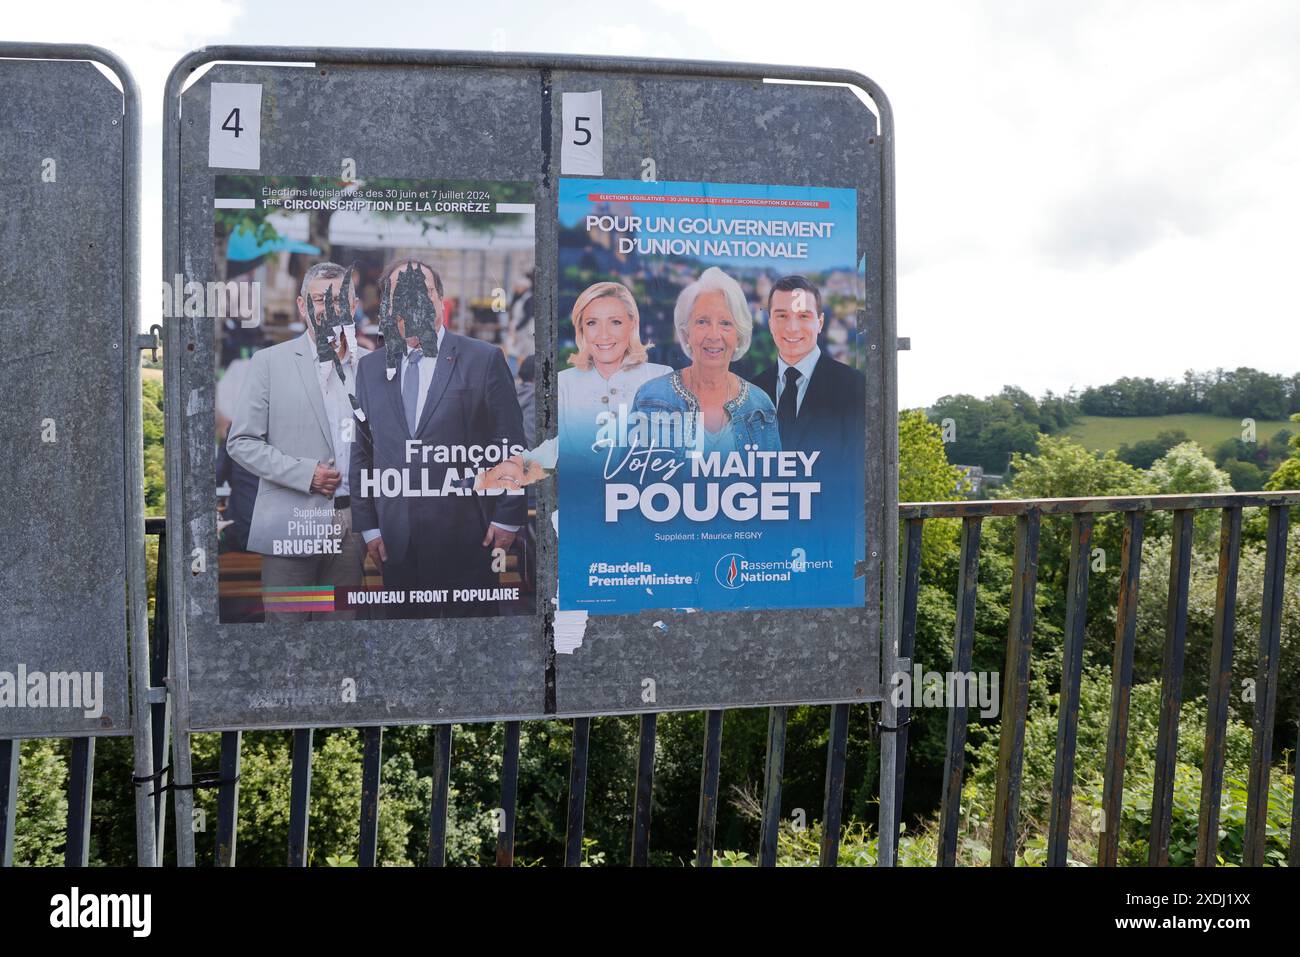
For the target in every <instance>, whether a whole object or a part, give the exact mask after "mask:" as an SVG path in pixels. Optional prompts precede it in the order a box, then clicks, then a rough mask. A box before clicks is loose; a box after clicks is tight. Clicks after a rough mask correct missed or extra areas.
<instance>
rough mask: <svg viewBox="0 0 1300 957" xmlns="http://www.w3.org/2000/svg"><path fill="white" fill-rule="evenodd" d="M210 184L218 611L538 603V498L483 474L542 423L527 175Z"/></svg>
mask: <svg viewBox="0 0 1300 957" xmlns="http://www.w3.org/2000/svg"><path fill="white" fill-rule="evenodd" d="M216 192H217V195H216V197H215V204H214V205H215V210H216V213H215V216H214V228H215V237H214V238H215V240H216V248H217V249H218V251H219V252H223V253H224V256H223V257H222V258H223V259H224V263H225V277H226V281H227V283H228V284H231V285H229V294H230V295H231V296H237V295H241V294H246V299H245V300H241V301H240V302H239V303H238V305H237V307H236V306H235V305H234V304H231V307H230V308H228V309H227V310H226V313H227V315H226V318H225V319H224V321H223V323H222V330H221V333H222V341H221V354H220V356H219V358H218V364H217V376H218V379H217V385H216V416H215V425H216V428H217V436H216V438H217V441H218V468H217V473H216V481H217V483H218V484H217V487H216V489H215V491H216V497H217V510H218V515H219V517H218V521H217V525H218V529H219V537H218V543H219V556H220V572H219V581H220V585H219V590H218V600H219V603H220V620H221V621H222V622H223V623H248V624H259V623H264V622H266V621H268V620H274V621H278V622H283V623H288V624H304V625H305V624H307V623H310V622H324V621H368V620H375V619H384V620H402V619H422V618H446V617H479V616H496V615H520V616H529V615H532V614H533V613H534V611H535V609H536V601H535V584H534V582H533V581H531V580H530V575H531V574H532V568H533V566H534V565H535V560H534V557H533V555H534V550H535V541H536V536H535V534H534V532H533V531H532V528H531V525H532V519H531V518H530V517H529V502H528V496H527V494H526V491H525V490H524V489H523V488H518V487H511V488H505V487H502V486H501V485H499V484H497V485H493V486H492V487H486V485H487V483H485V482H484V481H483V476H484V473H486V472H487V471H488V470H490V469H491V468H493V467H494V466H497V465H499V464H500V463H502V462H505V461H507V460H508V459H509V458H511V457H512V456H518V455H521V454H523V453H524V452H525V451H527V450H528V448H529V446H530V444H531V437H532V434H533V422H532V421H531V420H532V418H533V384H532V383H533V378H534V376H533V374H532V373H531V372H530V371H529V368H528V362H527V360H528V359H529V357H531V356H532V355H533V328H532V327H533V322H534V319H533V315H532V310H531V308H530V302H531V299H532V274H533V249H534V243H535V236H534V206H533V203H532V187H531V185H530V184H527V183H502V182H477V181H431V180H411V179H389V178H383V177H378V178H369V179H362V180H359V181H357V182H341V181H339V180H338V179H337V178H331V177H323V176H322V177H302V176H291V177H274V176H266V177H262V176H257V177H253V176H220V177H218V178H217V182H216ZM399 329H401V330H402V331H404V332H405V333H406V335H405V336H403V335H402V334H401V332H399ZM417 350H418V353H417ZM413 360H414V361H413ZM524 409H527V411H528V416H527V419H528V421H527V422H525V415H524ZM476 486H477V487H476Z"/></svg>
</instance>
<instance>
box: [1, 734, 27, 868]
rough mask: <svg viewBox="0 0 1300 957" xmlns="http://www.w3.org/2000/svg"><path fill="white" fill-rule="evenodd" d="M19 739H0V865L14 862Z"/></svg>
mask: <svg viewBox="0 0 1300 957" xmlns="http://www.w3.org/2000/svg"><path fill="white" fill-rule="evenodd" d="M21 746H22V742H21V741H16V740H14V739H12V738H6V739H5V740H3V741H0V867H12V866H13V863H14V822H15V821H16V819H17V813H18V756H19V749H20V748H21Z"/></svg>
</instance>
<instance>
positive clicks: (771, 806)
mask: <svg viewBox="0 0 1300 957" xmlns="http://www.w3.org/2000/svg"><path fill="white" fill-rule="evenodd" d="M1292 507H1300V492H1278V493H1227V494H1204V495H1165V496H1132V497H1117V498H1074V499H1036V500H997V501H961V502H932V503H913V504H903V505H901V506H900V507H899V518H900V520H901V521H902V523H903V529H904V531H903V535H902V548H903V561H902V564H901V577H902V588H901V593H902V602H901V620H900V622H899V628H898V631H897V643H896V645H893V646H892V647H889V648H886V649H885V651H886V653H885V655H884V656H883V657H884V660H885V674H886V675H889V674H892V673H894V669H896V670H900V671H906V670H908V669H909V668H910V663H911V659H912V656H913V653H914V650H915V645H914V643H915V638H916V628H917V597H918V593H919V589H920V568H921V541H922V532H923V530H924V526H925V522H926V521H927V520H929V519H959V520H960V521H961V523H962V526H961V536H960V559H959V576H958V584H957V594H956V611H957V614H956V625H955V631H954V638H953V657H952V668H953V671H954V672H963V673H965V672H969V671H970V667H971V656H972V649H973V643H974V637H975V616H974V612H975V606H976V596H977V587H978V583H977V578H978V557H979V545H980V539H981V530H982V525H983V522H984V520H985V519H987V518H1002V517H1007V518H1013V519H1014V520H1015V536H1014V558H1013V577H1012V589H1011V608H1010V622H1009V626H1008V629H1007V641H1006V665H1005V669H1004V672H1003V675H1004V680H1003V686H1002V699H1001V712H1000V714H1001V727H1000V741H999V750H998V759H997V768H996V791H995V798H994V813H993V821H992V848H991V863H992V864H993V865H994V866H1013V865H1014V864H1015V862H1016V856H1017V851H1018V846H1017V830H1018V829H1017V824H1018V821H1019V798H1020V784H1021V775H1022V770H1023V762H1024V750H1025V725H1026V717H1027V708H1028V692H1029V668H1030V651H1031V647H1032V642H1033V633H1034V625H1035V594H1036V590H1037V583H1038V565H1039V561H1038V556H1039V537H1040V530H1041V527H1042V519H1043V517H1044V516H1069V517H1070V522H1071V525H1070V547H1069V567H1068V576H1067V587H1066V608H1065V618H1064V629H1063V632H1064V643H1063V659H1062V678H1061V689H1060V706H1059V708H1058V726H1057V736H1056V757H1055V764H1054V773H1053V783H1052V789H1051V812H1050V821H1049V825H1048V834H1047V863H1048V864H1049V865H1057V866H1060V865H1064V864H1065V863H1066V862H1067V857H1068V851H1069V848H1068V842H1069V834H1070V819H1071V813H1070V812H1071V805H1072V800H1073V788H1074V762H1075V756H1076V744H1077V733H1078V721H1079V704H1080V682H1081V677H1082V672H1083V660H1084V638H1085V625H1086V623H1087V601H1088V584H1089V569H1090V563H1091V549H1090V545H1091V543H1092V533H1093V528H1094V523H1095V520H1096V518H1097V516H1099V515H1104V514H1120V515H1122V516H1123V519H1124V527H1123V545H1122V555H1121V559H1120V575H1121V578H1120V582H1119V597H1118V602H1117V605H1116V608H1115V618H1116V629H1115V642H1114V653H1113V665H1112V673H1111V692H1112V695H1111V709H1110V718H1109V724H1108V731H1107V738H1106V741H1107V744H1106V755H1105V772H1104V783H1103V788H1102V811H1103V815H1102V822H1103V827H1102V829H1101V831H1100V833H1099V846H1098V858H1097V860H1098V863H1099V864H1100V865H1102V866H1114V865H1115V864H1116V863H1117V860H1118V851H1119V836H1120V835H1119V828H1120V821H1121V814H1120V802H1121V796H1122V793H1123V784H1124V756H1125V750H1126V747H1127V741H1128V715H1129V694H1130V691H1131V689H1132V687H1133V658H1134V648H1135V640H1136V635H1137V599H1138V590H1139V585H1140V579H1141V566H1142V561H1141V559H1142V546H1143V533H1144V530H1145V527H1146V521H1147V517H1148V515H1149V514H1150V513H1152V512H1169V513H1172V548H1171V560H1170V569H1169V586H1170V588H1169V594H1170V597H1169V602H1168V606H1167V617H1166V635H1165V645H1164V656H1163V663H1162V669H1161V708H1160V720H1159V730H1158V733H1157V740H1156V743H1155V781H1154V788H1153V794H1154V797H1153V806H1152V813H1151V830H1150V845H1149V863H1150V864H1152V865H1156V866H1163V865H1167V864H1168V863H1169V839H1170V832H1171V823H1172V813H1173V797H1174V768H1175V759H1176V743H1177V735H1178V721H1179V706H1180V704H1181V701H1182V694H1181V691H1182V681H1183V675H1184V672H1185V665H1186V662H1185V659H1184V651H1185V646H1186V637H1187V619H1188V592H1189V585H1190V580H1191V566H1192V536H1193V519H1194V517H1195V515H1196V514H1197V513H1198V512H1200V513H1204V512H1210V511H1218V512H1219V513H1220V522H1221V526H1220V528H1221V531H1220V541H1219V561H1218V585H1217V591H1216V602H1215V612H1214V637H1213V644H1212V648H1211V651H1210V661H1209V663H1208V664H1209V684H1208V691H1209V693H1208V696H1207V706H1208V716H1207V724H1206V741H1205V751H1204V761H1203V765H1202V781H1201V800H1200V808H1199V815H1200V817H1199V833H1198V843H1197V853H1196V863H1197V865H1200V866H1213V865H1214V864H1215V862H1216V852H1217V847H1218V841H1219V820H1218V815H1219V805H1220V798H1221V795H1222V789H1223V777H1224V764H1225V743H1226V740H1227V726H1228V695H1229V693H1230V687H1231V669H1232V656H1233V647H1234V642H1235V638H1236V605H1237V578H1238V563H1239V558H1240V554H1241V542H1242V517H1243V509H1246V508H1263V509H1267V512H1268V523H1267V530H1266V532H1265V539H1264V541H1265V564H1264V583H1263V593H1262V595H1261V596H1260V598H1261V602H1262V615H1261V625H1260V634H1259V639H1258V655H1257V667H1256V674H1255V684H1256V697H1255V705H1254V718H1253V722H1252V732H1253V739H1252V748H1251V758H1250V770H1249V785H1248V797H1247V811H1246V827H1245V841H1244V854H1243V863H1244V864H1246V865H1254V866H1259V865H1262V864H1263V862H1264V850H1265V837H1266V832H1265V825H1266V814H1267V810H1268V807H1267V801H1268V784H1269V776H1270V771H1271V767H1270V757H1271V755H1272V748H1273V728H1274V721H1275V717H1276V715H1275V712H1276V703H1277V683H1278V675H1279V669H1280V654H1279V649H1280V637H1281V629H1282V609H1283V604H1282V599H1283V588H1284V585H1285V578H1286V550H1287V534H1288V529H1289V510H1290V508H1292ZM147 532H148V534H151V535H157V536H158V537H159V551H160V555H159V563H158V582H157V587H156V591H155V616H154V627H153V632H152V636H151V638H152V641H151V645H152V647H151V673H152V678H153V681H154V682H155V684H159V685H160V684H161V683H162V681H163V675H164V674H165V667H166V662H167V656H168V637H167V610H166V603H167V582H166V567H167V566H166V558H165V554H166V526H165V521H164V520H163V519H149V520H148V523H147ZM904 666H906V667H904ZM887 697H888V696H887ZM166 707H167V706H166V704H160V703H154V704H153V705H152V708H153V709H154V714H153V736H154V737H153V739H154V759H155V766H156V767H162V766H163V764H164V761H163V755H164V754H165V753H166V744H167V734H168V717H167V714H166ZM849 707H850V706H849V705H848V704H838V705H833V706H831V709H830V712H831V713H830V733H829V740H828V743H827V761H826V780H825V803H824V806H823V814H822V841H821V848H820V863H821V865H822V866H834V865H835V864H836V862H837V858H838V855H839V843H840V832H841V827H840V825H841V813H842V803H843V795H844V782H845V765H846V756H847V755H846V751H847V742H848V725H849ZM788 714H789V708H788V707H773V708H771V709H769V721H768V737H767V757H766V764H765V772H764V785H763V799H762V819H761V824H760V842H759V853H758V858H757V862H758V863H759V864H760V865H761V866H772V865H774V864H775V863H776V859H777V847H778V833H779V828H780V823H781V784H782V771H783V766H784V755H785V742H786V724H787V717H788ZM724 715H725V712H723V711H708V712H706V721H705V735H704V741H703V756H702V762H701V776H700V782H701V783H700V799H699V817H698V825H697V833H696V856H695V862H696V864H697V865H698V866H704V867H707V866H709V865H710V864H711V863H712V862H713V857H714V847H715V839H716V821H717V804H718V795H719V776H720V770H721V747H722V729H723V722H724ZM657 719H658V715H657V714H653V713H651V714H644V715H642V716H641V717H640V733H639V741H638V747H637V755H638V757H637V767H636V781H635V788H634V796H633V816H632V839H631V853H630V861H631V863H632V864H633V865H644V864H647V863H648V862H649V857H650V824H651V798H652V795H653V788H654V752H655V737H656V728H657ZM892 720H893V723H892V724H890V721H891V716H890V712H889V711H888V710H886V711H885V712H884V721H883V722H882V728H881V730H882V735H881V741H882V742H883V743H882V766H885V764H886V762H885V761H884V760H883V756H884V753H885V752H889V751H891V750H892V758H893V761H892V762H890V763H892V764H893V766H894V768H895V780H894V786H895V789H896V794H897V798H898V801H897V803H896V804H895V808H896V809H897V808H900V807H901V803H902V802H901V798H902V794H903V786H904V782H905V770H906V763H907V762H906V756H907V735H908V731H907V727H908V709H907V707H905V706H900V707H898V708H897V713H896V717H893V718H892ZM591 721H592V719H591V718H577V719H574V720H573V721H572V727H573V748H572V755H571V763H570V777H569V789H568V799H567V816H566V820H567V827H566V833H565V839H564V863H565V865H566V866H571V867H572V866H578V865H579V864H580V863H581V860H582V838H583V821H584V815H585V811H586V790H587V789H586V783H587V758H588V745H589V741H590V734H591ZM430 733H431V735H432V745H433V755H434V757H433V797H432V802H431V807H430V831H429V843H428V854H427V863H428V864H429V865H430V866H435V867H436V866H442V865H443V864H444V863H445V860H446V838H447V814H448V801H449V788H450V783H451V773H452V768H451V753H452V733H453V729H452V726H451V725H434V726H432V727H431V728H430ZM292 734H293V747H292V758H291V762H292V772H291V774H292V780H291V788H290V818H289V835H288V838H289V839H288V848H289V851H288V863H289V864H290V865H291V866H305V865H306V864H307V861H308V847H309V842H308V841H309V838H308V826H307V825H308V818H309V812H310V800H311V773H312V740H313V730H312V729H310V728H303V729H298V730H295V731H293V732H292ZM361 734H362V742H363V757H362V776H361V781H362V783H361V815H360V822H359V837H358V849H359V850H358V863H359V864H360V865H361V866H375V865H376V864H377V863H378V861H377V854H378V846H379V840H378V834H379V800H380V775H381V767H382V755H383V730H382V729H381V728H375V727H367V728H362V729H361ZM966 734H967V713H966V707H965V706H964V705H954V704H952V703H951V702H950V703H949V710H948V723H947V735H946V745H945V755H946V757H945V763H944V773H943V778H942V791H941V794H940V809H939V829H938V854H937V863H938V864H939V865H940V866H952V865H954V864H955V863H956V859H957V845H958V834H959V826H960V807H959V802H960V797H961V790H962V783H963V773H964V770H965V767H964V763H965V750H966ZM889 742H892V749H891V748H890V747H889ZM241 743H242V735H241V733H240V732H238V731H226V732H221V750H220V754H221V757H220V767H221V770H220V774H219V775H218V777H219V779H220V780H221V781H222V782H225V783H222V784H221V785H220V787H219V788H218V795H217V812H218V813H217V840H216V863H217V864H218V865H219V866H233V865H234V864H235V860H236V853H235V852H236V843H237V837H238V804H239V783H238V778H239V762H240V748H241ZM17 744H18V742H14V741H0V824H3V833H2V834H0V839H2V840H3V844H2V845H0V849H3V850H4V851H5V855H6V856H5V863H6V864H7V863H9V860H8V856H9V855H10V854H11V853H12V847H13V825H14V806H15V793H16V790H15V789H16V784H17V755H18V748H17ZM73 747H74V751H73V764H72V768H71V775H70V783H69V802H68V849H67V863H68V864H69V865H75V864H84V863H85V861H86V852H87V847H88V834H89V822H90V794H91V782H92V775H93V759H94V752H93V740H88V739H76V740H74V742H73ZM519 748H520V722H517V721H513V722H507V723H505V743H504V752H503V756H502V770H501V777H500V801H499V808H500V810H501V813H502V826H501V827H500V828H499V831H498V839H497V851H496V863H497V865H498V866H507V867H508V866H511V865H512V864H513V863H514V859H515V822H516V808H517V803H516V791H517V784H518V777H519ZM162 783H164V784H165V778H164V779H162ZM1297 818H1300V801H1297V802H1296V803H1295V805H1294V806H1293V808H1292V813H1291V839H1290V847H1289V863H1290V865H1291V866H1298V865H1300V847H1298V843H1300V841H1298V839H1300V828H1298V827H1297ZM164 822H165V802H164V800H163V796H162V795H158V796H157V797H156V798H155V825H156V827H157V831H156V833H157V837H158V846H159V847H161V846H162V845H163V829H164ZM901 823H902V822H901V812H899V813H898V815H897V816H896V817H895V820H894V821H893V827H886V828H882V833H881V837H882V840H881V842H880V845H879V847H880V849H881V851H880V853H881V860H880V863H881V864H884V865H892V864H894V863H896V860H897V850H896V849H897V837H898V833H899V827H900V825H901ZM177 826H182V822H180V821H178V822H177Z"/></svg>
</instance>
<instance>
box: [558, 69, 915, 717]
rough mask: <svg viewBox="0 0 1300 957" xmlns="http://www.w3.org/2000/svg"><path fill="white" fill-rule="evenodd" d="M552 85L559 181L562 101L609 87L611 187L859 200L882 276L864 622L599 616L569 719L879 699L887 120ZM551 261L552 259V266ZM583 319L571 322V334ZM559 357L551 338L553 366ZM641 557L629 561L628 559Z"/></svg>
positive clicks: (755, 85) (690, 81)
mask: <svg viewBox="0 0 1300 957" xmlns="http://www.w3.org/2000/svg"><path fill="white" fill-rule="evenodd" d="M669 69H671V67H670V68H669ZM550 87H551V91H552V95H551V120H552V122H551V136H552V140H551V156H552V158H553V162H552V165H551V172H552V174H553V175H554V176H558V174H559V162H558V158H559V156H560V143H561V139H560V137H561V135H562V132H563V130H562V125H561V114H560V110H561V99H562V96H561V95H562V94H563V93H564V92H576V91H589V90H595V89H599V90H601V91H602V94H603V97H602V101H603V108H604V178H606V179H612V180H616V179H639V178H640V177H641V175H642V170H643V161H644V159H646V158H650V159H653V160H654V162H655V167H656V171H657V176H658V178H659V179H660V180H664V181H677V182H683V181H684V182H696V181H703V182H714V183H745V184H772V185H787V186H820V187H841V188H851V189H854V190H856V191H857V210H858V222H857V236H858V256H859V259H860V260H865V262H866V289H865V298H864V299H863V301H862V309H861V312H860V315H859V320H858V331H859V334H860V337H861V338H862V339H863V341H864V342H865V343H866V345H865V346H864V352H865V354H866V362H867V365H866V368H865V369H864V370H863V371H864V372H865V374H866V377H867V409H866V410H865V422H866V428H867V432H868V435H867V443H866V449H867V463H868V469H869V470H868V476H867V482H866V488H867V493H868V506H867V528H866V533H867V539H866V540H867V542H868V549H867V554H865V555H860V556H858V559H859V560H862V561H864V562H865V566H864V567H863V568H861V569H859V570H860V571H862V572H863V574H864V575H865V577H866V580H867V581H868V583H871V585H872V587H869V588H868V595H869V598H868V601H867V604H866V606H865V607H863V608H819V609H800V610H785V609H781V610H764V611H752V612H710V613H702V612H694V613H693V612H686V611H680V610H667V609H664V610H654V611H644V612H640V613H637V614H630V615H592V616H591V617H590V618H589V619H588V623H587V628H586V632H585V634H584V635H583V640H582V644H581V646H579V647H578V648H577V649H576V650H574V651H573V653H571V654H557V655H555V688H556V692H555V707H556V710H557V711H558V712H559V713H560V714H609V713H619V712H636V711H644V710H646V709H647V708H649V707H653V708H654V709H655V710H659V711H668V710H680V709H688V708H691V709H694V708H708V709H714V708H724V707H737V706H749V705H766V704H793V703H800V702H810V703H811V702H817V703H822V702H840V701H867V700H879V699H880V696H881V695H880V687H881V685H880V678H879V672H880V664H879V661H880V659H879V640H880V601H879V590H878V588H877V587H875V583H877V582H879V581H880V570H881V562H880V555H881V554H882V553H883V552H884V548H883V546H884V526H885V524H886V523H885V522H883V521H882V520H881V516H882V515H883V508H884V501H885V494H884V489H883V485H884V484H885V477H884V471H885V469H884V452H885V449H884V447H883V445H884V443H883V431H884V429H883V422H884V421H885V420H886V412H885V410H886V409H887V408H891V407H892V404H893V399H892V396H891V395H889V394H887V389H886V383H885V378H884V376H883V374H882V373H883V369H884V367H885V365H886V364H889V365H892V364H893V362H894V360H895V354H894V350H893V349H892V348H891V349H886V348H885V344H886V342H889V343H891V344H892V342H893V340H892V339H887V338H885V334H884V329H883V321H882V320H883V315H884V308H885V307H884V290H885V283H884V282H882V278H883V277H884V276H885V274H886V269H885V266H884V250H883V237H882V224H883V219H882V215H881V211H882V196H881V189H882V173H881V160H882V148H881V143H880V139H879V137H878V135H877V121H876V117H875V116H874V115H873V114H872V113H871V111H870V110H869V109H868V108H867V106H866V105H865V104H864V103H863V102H862V101H861V100H859V99H858V98H857V96H855V95H854V93H853V92H852V91H851V90H849V89H848V88H847V87H844V86H813V85H794V84H785V83H764V82H761V81H758V80H753V79H750V80H741V79H724V78H718V77H697V76H672V75H669V76H657V75H656V76H648V75H643V74H635V73H634V74H616V73H609V72H597V71H585V70H584V71H570V70H565V71H561V70H557V71H555V72H554V73H553V74H552V75H551V78H550ZM548 255H549V253H548V252H546V251H541V252H539V254H538V261H539V263H540V262H543V261H545V260H546V258H547V256H548ZM552 311H553V310H552ZM567 321H568V320H567V317H560V318H559V320H558V321H557V324H558V322H567ZM554 328H555V327H552V330H551V331H552V334H553V333H554ZM543 348H544V347H543V345H542V341H541V338H540V336H539V340H538V353H539V355H541V354H543ZM550 371H551V375H550V376H549V377H548V379H547V381H546V383H545V384H546V386H547V391H548V393H549V394H552V395H553V394H554V391H555V390H554V384H555V378H554V376H555V375H556V374H557V373H558V370H550ZM551 408H552V409H554V408H555V406H552V407H551ZM891 524H892V523H891ZM546 534H548V535H549V534H550V529H549V528H547V529H546ZM559 547H561V548H563V547H564V546H563V544H561V545H560V546H559ZM636 558H637V556H636V553H635V549H634V548H629V554H628V559H629V560H636ZM646 679H651V680H653V681H654V701H653V702H645V701H643V698H642V696H643V692H644V691H645V690H646V686H645V684H644V682H645V680H646Z"/></svg>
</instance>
